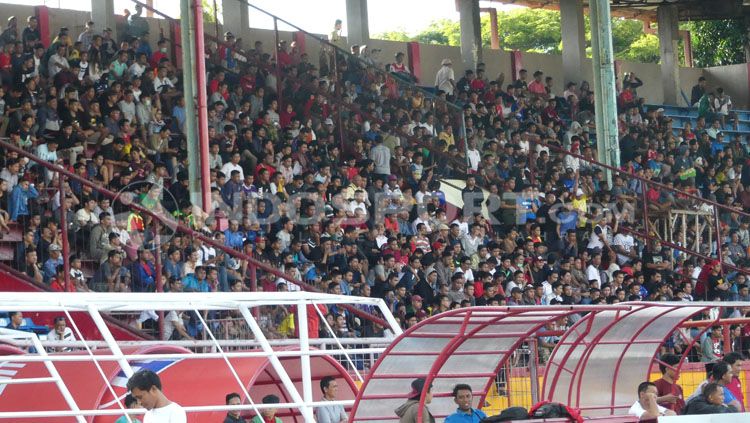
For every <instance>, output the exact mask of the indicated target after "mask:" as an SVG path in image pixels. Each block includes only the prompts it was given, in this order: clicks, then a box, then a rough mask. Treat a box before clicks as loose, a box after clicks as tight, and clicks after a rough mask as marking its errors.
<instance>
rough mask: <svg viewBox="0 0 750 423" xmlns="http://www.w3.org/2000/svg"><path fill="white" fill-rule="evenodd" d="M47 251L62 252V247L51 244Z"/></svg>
mask: <svg viewBox="0 0 750 423" xmlns="http://www.w3.org/2000/svg"><path fill="white" fill-rule="evenodd" d="M49 251H62V247H60V246H59V245H57V244H52V245H50V246H49Z"/></svg>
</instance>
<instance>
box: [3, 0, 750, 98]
mask: <svg viewBox="0 0 750 423" xmlns="http://www.w3.org/2000/svg"><path fill="white" fill-rule="evenodd" d="M82 1H88V0H82ZM33 14H34V7H33V6H23V5H16V4H3V5H2V8H0V22H5V21H6V20H7V18H8V16H11V15H13V16H16V17H17V18H18V20H19V32H20V29H21V28H23V26H25V20H26V17H27V16H29V15H33ZM49 15H50V34H51V36H52V37H54V36H55V35H56V32H57V29H58V28H60V27H62V26H67V27H68V28H69V29H70V32H71V33H72V35H73V37H74V38H75V37H77V36H78V33H80V32H81V31H82V30H83V23H84V22H86V21H87V20H89V19H90V13H89V12H85V11H76V10H66V9H56V8H49ZM146 19H147V20H148V21H149V23H150V25H151V31H150V33H149V42H150V43H151V45H152V46H155V45H156V41H157V40H158V39H159V33H160V30H163V31H164V34H165V36H167V37H169V24H168V21H166V20H164V19H157V18H146ZM116 20H117V30H118V31H120V33H121V31H122V29H123V26H124V18H123V17H122V16H120V15H118V16H117V17H116ZM97 29H98V30H99V31H101V29H102V28H101V24H100V25H99V26H98V28H97ZM204 30H205V32H206V34H210V35H215V33H216V27H215V26H214V24H211V23H206V25H205V29H204ZM219 33H220V34H223V29H222V28H221V27H220V28H219ZM247 34H248V36H247V37H246V38H245V40H244V42H243V45H244V46H245V47H246V48H249V47H252V45H253V43H254V42H255V41H257V40H260V41H262V42H263V46H264V49H265V51H266V52H271V51H273V46H274V44H275V37H274V33H273V31H272V30H267V29H256V28H250V29H249V30H248V32H247ZM318 36H320V35H318ZM279 39H281V40H287V41H292V40H293V33H292V32H288V31H280V33H279ZM177 42H179V41H177ZM305 45H306V51H307V53H308V55H309V56H310V60H311V61H312V62H313V63H315V64H317V61H318V54H319V51H320V48H321V47H320V44H319V43H318V42H317V40H315V39H313V38H312V37H307V39H306V43H305ZM369 46H370V48H379V49H381V53H380V56H379V57H378V59H379V60H380V61H381V62H382V63H383V64H387V63H390V62H391V61H392V60H393V57H394V55H395V54H396V53H397V52H400V51H401V52H404V53H406V51H407V50H406V44H405V43H400V42H396V41H386V40H371V41H370V43H369ZM420 53H421V61H422V62H421V65H422V79H421V80H420V84H422V85H425V86H432V85H433V84H434V82H435V80H434V79H435V73H436V72H437V70H438V69H440V62H441V61H442V60H443V59H445V58H448V59H451V60H452V61H453V63H454V69H455V73H456V79H458V78H460V77H461V76H463V71H464V69H463V67H462V66H461V62H462V61H461V51H460V49H459V47H450V46H440V45H431V44H422V45H421V46H420ZM483 61H484V63H485V64H486V66H487V77H488V78H491V79H494V78H496V77H497V75H498V74H499V73H500V72H502V73H504V74H505V81H506V82H510V80H511V67H510V52H509V51H504V50H491V49H489V48H485V49H484V50H483ZM522 66H523V68H525V69H527V70H528V71H529V73H533V72H534V71H536V70H542V71H543V72H544V73H545V74H546V75H547V76H552V77H553V78H554V80H555V82H554V86H555V89H556V92H557V93H558V94H561V93H562V91H563V90H564V86H565V83H566V82H567V81H563V79H562V78H563V76H562V57H561V56H558V55H546V54H535V53H523V56H522ZM621 72H623V73H624V72H635V73H636V75H638V76H639V77H640V78H641V80H643V83H644V85H643V87H641V88H640V89H639V90H638V91H639V94H640V95H643V96H646V98H647V99H648V101H649V103H660V102H662V101H663V98H662V89H661V83H660V79H661V73H660V71H659V66H658V65H656V64H650V63H633V62H622V64H621ZM701 75H703V76H705V77H706V78H707V79H708V86H709V88H710V89H715V88H717V87H719V86H722V87H724V88H725V89H727V91H728V93H729V95H731V96H732V99H733V102H734V105H735V107H737V108H742V109H750V85H749V84H748V68H747V65H746V64H740V65H732V66H721V67H714V68H707V69H696V68H681V69H680V85H681V89H682V91H684V92H685V94H686V95H688V96H689V95H690V90H691V88H692V86H693V85H694V84H695V83H696V81H697V80H698V78H699V77H700V76H701ZM620 76H621V75H620ZM592 79H593V69H592V67H591V60H590V59H584V67H583V69H581V77H580V80H579V81H577V82H579V83H580V82H581V81H588V82H589V83H591V82H592ZM679 104H680V105H684V101H683V100H682V99H681V98H680V100H679Z"/></svg>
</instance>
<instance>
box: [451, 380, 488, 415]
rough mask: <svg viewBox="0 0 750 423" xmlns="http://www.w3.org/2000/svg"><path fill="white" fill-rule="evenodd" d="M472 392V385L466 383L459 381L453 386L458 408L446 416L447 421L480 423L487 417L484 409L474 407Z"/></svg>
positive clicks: (454, 399)
mask: <svg viewBox="0 0 750 423" xmlns="http://www.w3.org/2000/svg"><path fill="white" fill-rule="evenodd" d="M472 393H473V391H472V390H471V386H469V385H467V384H465V383H459V384H458V385H456V386H454V387H453V402H455V403H456V405H457V406H458V409H456V412H455V413H453V414H451V415H449V416H448V417H446V418H445V422H446V423H461V422H470V423H479V422H481V421H482V419H484V418H485V417H487V415H486V414H484V412H482V410H479V409H476V408H474V407H472V397H473V395H472Z"/></svg>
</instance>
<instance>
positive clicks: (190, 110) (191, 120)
mask: <svg viewBox="0 0 750 423" xmlns="http://www.w3.org/2000/svg"><path fill="white" fill-rule="evenodd" d="M190 2H191V0H180V37H181V42H182V74H183V77H184V79H183V80H184V81H185V83H184V84H183V92H182V94H183V96H184V98H185V137H186V138H187V154H188V163H189V165H188V178H189V187H190V188H189V189H190V202H191V203H192V204H200V202H201V197H200V176H199V171H198V163H200V159H199V157H198V142H199V141H198V134H197V132H196V125H197V123H196V118H195V92H194V89H195V88H196V85H195V84H193V83H192V82H193V81H195V75H194V74H193V66H192V64H193V63H195V62H194V57H193V52H194V47H193V43H194V39H193V35H192V34H193V29H194V27H193V25H191V22H190V21H191V13H190V12H191V10H190Z"/></svg>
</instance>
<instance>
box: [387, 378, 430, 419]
mask: <svg viewBox="0 0 750 423" xmlns="http://www.w3.org/2000/svg"><path fill="white" fill-rule="evenodd" d="M422 395H424V404H423V405H422V421H421V422H419V423H434V422H435V417H433V416H432V413H431V412H430V409H429V408H428V407H427V405H428V404H430V403H431V402H432V384H430V385H427V384H426V381H425V379H424V378H417V379H414V380H413V381H412V382H411V392H409V395H408V397H407V400H406V402H405V403H403V404H401V405H400V406H399V407H398V408H396V410H394V411H395V413H396V415H397V416H398V417H399V423H418V422H417V417H418V416H419V410H420V400H421V398H422Z"/></svg>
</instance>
